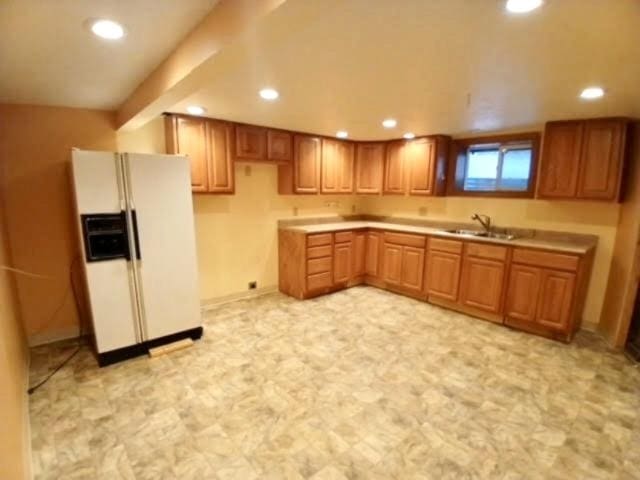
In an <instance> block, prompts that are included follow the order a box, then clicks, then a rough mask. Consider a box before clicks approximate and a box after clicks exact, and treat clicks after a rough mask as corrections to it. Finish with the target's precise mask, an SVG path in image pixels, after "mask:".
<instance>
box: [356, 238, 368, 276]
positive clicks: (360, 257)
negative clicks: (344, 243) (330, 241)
mask: <svg viewBox="0 0 640 480" xmlns="http://www.w3.org/2000/svg"><path fill="white" fill-rule="evenodd" d="M366 249H367V234H366V233H364V232H356V233H355V235H354V237H353V276H354V277H362V276H364V274H365V272H366V268H365V258H366V257H365V255H366V253H367V252H366Z"/></svg>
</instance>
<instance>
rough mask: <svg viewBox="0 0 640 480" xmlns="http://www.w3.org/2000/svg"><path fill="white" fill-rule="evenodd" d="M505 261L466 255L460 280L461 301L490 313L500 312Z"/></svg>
mask: <svg viewBox="0 0 640 480" xmlns="http://www.w3.org/2000/svg"><path fill="white" fill-rule="evenodd" d="M504 271H505V266H504V263H503V262H500V261H496V260H486V259H483V258H476V257H465V259H464V262H463V265H462V279H461V281H460V302H461V303H462V304H463V305H467V306H469V307H473V308H477V309H480V310H484V311H486V312H490V313H500V311H501V306H502V289H503V286H504Z"/></svg>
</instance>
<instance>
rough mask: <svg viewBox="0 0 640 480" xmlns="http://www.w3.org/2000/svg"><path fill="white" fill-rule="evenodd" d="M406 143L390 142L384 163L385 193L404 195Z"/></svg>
mask: <svg viewBox="0 0 640 480" xmlns="http://www.w3.org/2000/svg"><path fill="white" fill-rule="evenodd" d="M404 149H405V142H390V143H389V144H387V151H386V155H385V161H384V193H394V194H403V193H404Z"/></svg>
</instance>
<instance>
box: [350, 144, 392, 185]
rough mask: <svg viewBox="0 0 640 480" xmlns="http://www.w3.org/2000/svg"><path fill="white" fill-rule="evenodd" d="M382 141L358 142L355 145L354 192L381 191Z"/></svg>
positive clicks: (383, 147) (383, 148) (383, 149)
mask: <svg viewBox="0 0 640 480" xmlns="http://www.w3.org/2000/svg"><path fill="white" fill-rule="evenodd" d="M384 153H385V145H384V143H358V144H357V146H356V167H355V177H356V179H355V183H356V185H355V192H356V193H368V194H379V193H382V172H383V168H384Z"/></svg>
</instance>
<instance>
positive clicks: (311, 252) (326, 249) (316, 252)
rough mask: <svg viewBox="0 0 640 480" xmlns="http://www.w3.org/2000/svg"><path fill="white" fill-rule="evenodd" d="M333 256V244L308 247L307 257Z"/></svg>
mask: <svg viewBox="0 0 640 480" xmlns="http://www.w3.org/2000/svg"><path fill="white" fill-rule="evenodd" d="M330 256H331V245H323V246H322V247H311V248H307V258H320V257H330Z"/></svg>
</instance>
